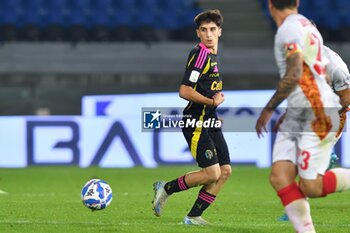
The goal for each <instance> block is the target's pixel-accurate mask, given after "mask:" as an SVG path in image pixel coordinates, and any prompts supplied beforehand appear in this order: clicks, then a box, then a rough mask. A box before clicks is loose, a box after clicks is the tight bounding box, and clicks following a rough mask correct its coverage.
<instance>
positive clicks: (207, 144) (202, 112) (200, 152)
mask: <svg viewBox="0 0 350 233" xmlns="http://www.w3.org/2000/svg"><path fill="white" fill-rule="evenodd" d="M194 21H195V23H196V25H197V30H196V32H197V36H198V38H199V39H200V43H199V44H197V45H196V46H195V47H194V49H192V51H191V52H190V54H189V56H188V61H187V64H186V71H185V74H184V77H183V80H182V83H181V86H180V90H179V95H180V97H182V98H184V99H186V100H188V101H189V103H188V105H187V107H186V108H185V110H184V112H183V113H184V120H185V121H186V120H193V119H195V120H196V121H202V122H203V121H206V120H208V119H214V120H218V118H217V116H216V108H217V106H219V105H220V104H221V103H222V102H223V101H224V95H223V93H222V78H221V75H220V63H219V60H218V57H217V50H218V41H219V37H220V36H221V32H222V29H221V27H222V23H223V17H222V15H221V13H220V11H219V10H207V11H204V12H202V13H200V14H199V15H197V16H196V17H195V19H194ZM182 131H183V134H184V136H185V139H186V141H187V143H188V145H189V148H190V151H191V154H192V156H193V157H194V158H195V159H196V161H197V163H198V165H199V167H200V168H201V169H200V170H199V171H193V172H190V173H187V174H185V175H183V176H180V177H179V178H177V179H174V180H172V181H169V182H165V181H157V182H155V183H154V184H153V187H154V191H155V195H154V200H153V211H154V214H155V215H156V216H160V215H161V212H162V210H163V207H164V203H165V201H166V200H167V198H168V197H169V196H170V195H172V194H173V193H175V192H180V191H185V190H187V189H189V188H192V187H196V186H202V188H201V190H200V191H199V194H198V198H197V200H196V201H195V203H194V205H193V207H192V209H191V210H190V212H189V213H188V214H187V216H186V217H185V219H184V221H183V223H184V224H189V225H206V224H208V222H207V221H205V220H204V219H203V218H202V217H201V215H202V213H203V211H205V210H206V209H207V208H208V207H209V205H210V204H211V203H213V202H214V200H215V198H216V196H217V194H218V193H219V191H220V190H221V189H222V187H223V185H224V183H225V182H226V181H227V179H228V178H229V177H230V175H231V165H230V157H229V151H228V147H227V144H226V141H225V139H224V136H223V134H222V131H221V128H210V127H209V128H205V127H198V126H197V127H196V126H194V127H187V128H183V129H182Z"/></svg>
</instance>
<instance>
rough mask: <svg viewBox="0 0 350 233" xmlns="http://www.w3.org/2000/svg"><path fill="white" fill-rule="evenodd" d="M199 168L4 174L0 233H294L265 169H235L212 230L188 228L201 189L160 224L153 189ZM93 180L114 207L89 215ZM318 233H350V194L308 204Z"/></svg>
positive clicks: (214, 210) (174, 203)
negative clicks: (85, 197) (105, 187)
mask: <svg viewBox="0 0 350 233" xmlns="http://www.w3.org/2000/svg"><path fill="white" fill-rule="evenodd" d="M194 169H197V168H196V167H185V166H175V167H160V168H156V169H145V168H131V169H101V168H85V169H82V168H76V167H30V168H25V169H0V190H2V191H6V192H8V194H7V195H6V194H1V195H0V206H1V211H0V232H4V233H11V232H16V233H18V232H26V233H30V232H35V233H38V232H50V233H52V232H65V233H71V232H79V233H80V232H137V233H139V232H147V233H148V232H152V233H153V232H154V233H156V232H170V233H171V232H176V233H181V232H186V233H191V232H231V233H232V232H239V233H249V232H251V233H263V232H266V233H267V232H268V233H272V232H278V233H281V232H294V231H293V229H292V226H291V224H290V223H289V222H286V223H285V222H277V221H276V219H277V217H279V216H280V215H281V214H282V213H283V211H282V207H281V204H280V202H279V200H278V198H277V196H276V194H275V192H274V191H273V190H272V188H271V187H270V185H269V183H268V179H267V178H268V173H269V170H268V169H257V168H253V167H233V172H232V177H231V179H230V180H229V182H228V183H227V185H226V186H225V188H224V189H223V190H222V192H221V194H220V195H219V196H218V198H217V199H216V201H215V202H214V204H213V205H212V206H210V207H209V209H208V210H207V211H206V212H205V214H204V215H203V217H204V218H205V219H207V220H208V221H210V222H211V223H212V225H211V226H205V227H201V226H185V225H182V224H181V221H182V219H183V217H184V216H185V215H186V214H187V212H188V211H189V209H190V208H191V207H192V204H193V202H194V200H195V199H196V197H197V193H198V191H199V187H197V188H193V189H191V190H188V191H186V192H182V193H177V194H175V195H173V196H172V197H171V198H170V199H169V200H168V202H167V204H166V206H165V209H164V212H163V216H162V217H160V218H158V217H155V216H154V215H153V212H152V210H151V200H152V198H153V190H152V183H153V182H154V181H155V180H157V179H164V180H170V179H173V178H176V177H178V176H179V175H182V174H184V173H186V172H189V171H191V170H194ZM92 177H99V178H101V179H104V180H106V181H107V182H108V183H109V184H110V185H111V187H112V189H113V201H112V203H111V205H110V206H109V207H108V208H107V209H105V210H102V211H95V212H92V211H90V210H89V209H87V208H86V207H84V206H83V204H82V203H81V200H80V191H81V188H82V186H83V185H84V183H85V182H86V181H88V180H89V179H90V178H92ZM311 206H312V213H313V219H314V223H315V226H316V229H317V232H318V233H322V232H324V233H326V232H327V233H329V232H337V233H341V232H349V228H350V225H349V219H350V218H349V217H350V193H343V194H334V195H331V196H329V197H327V198H326V199H317V200H316V199H313V200H311Z"/></svg>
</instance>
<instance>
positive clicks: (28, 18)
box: [19, 8, 41, 41]
mask: <svg viewBox="0 0 350 233" xmlns="http://www.w3.org/2000/svg"><path fill="white" fill-rule="evenodd" d="M40 30H41V15H40V13H39V9H38V8H35V9H34V8H26V9H25V11H24V12H23V14H22V25H21V29H20V35H19V39H20V40H24V41H39V40H40Z"/></svg>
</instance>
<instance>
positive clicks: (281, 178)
mask: <svg viewBox="0 0 350 233" xmlns="http://www.w3.org/2000/svg"><path fill="white" fill-rule="evenodd" d="M269 180H270V184H271V185H272V187H273V188H274V189H275V190H280V189H282V188H284V187H286V186H288V185H290V184H292V183H293V182H294V179H293V178H292V177H288V176H285V175H281V174H276V173H271V174H270V177H269Z"/></svg>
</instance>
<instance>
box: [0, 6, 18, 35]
mask: <svg viewBox="0 0 350 233" xmlns="http://www.w3.org/2000/svg"><path fill="white" fill-rule="evenodd" d="M18 24H19V18H18V15H17V12H16V10H15V9H13V8H9V9H1V11H0V38H1V40H3V41H16V40H17V39H18V32H17V26H18Z"/></svg>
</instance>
